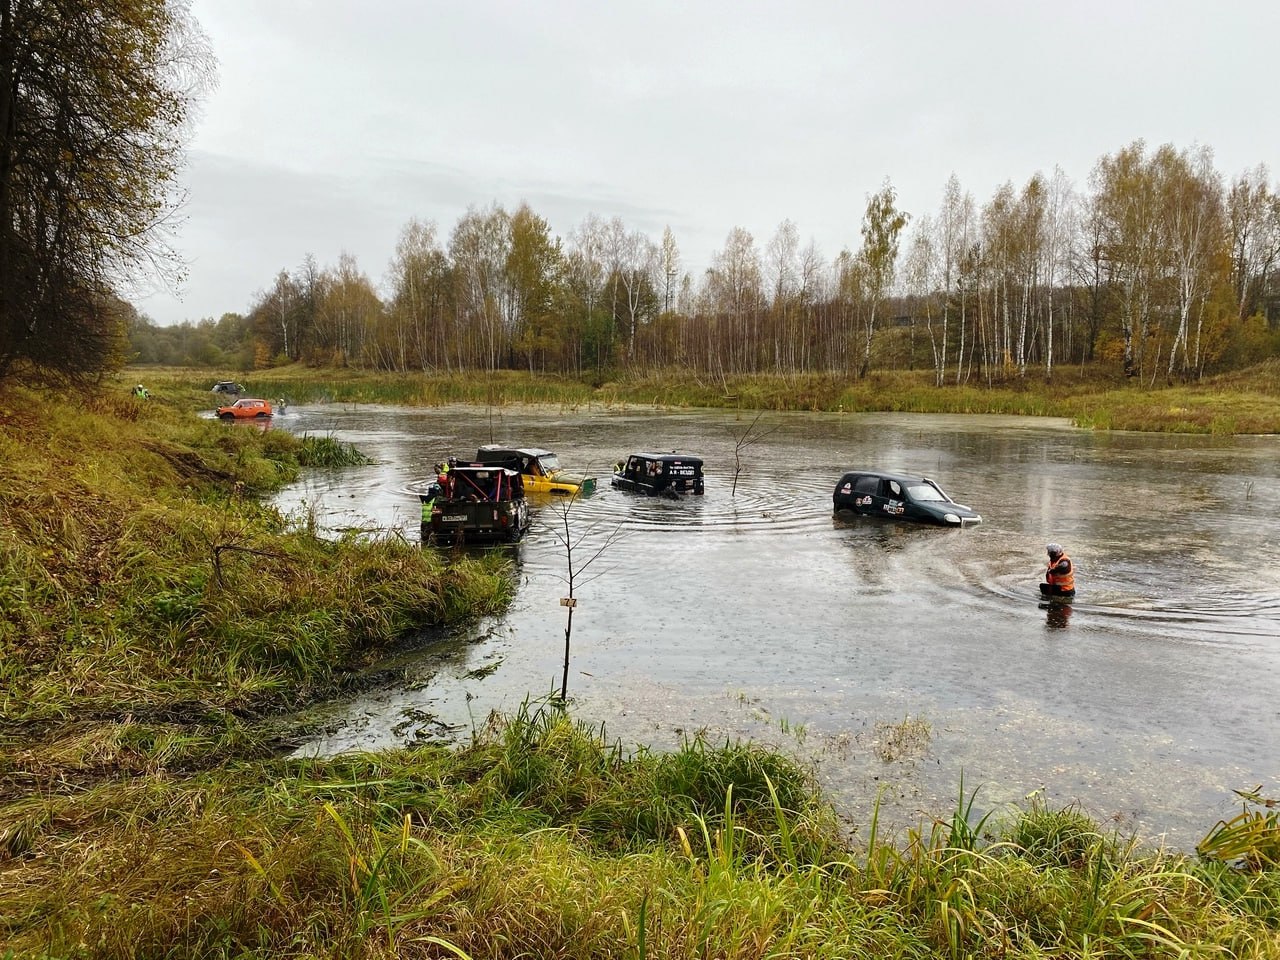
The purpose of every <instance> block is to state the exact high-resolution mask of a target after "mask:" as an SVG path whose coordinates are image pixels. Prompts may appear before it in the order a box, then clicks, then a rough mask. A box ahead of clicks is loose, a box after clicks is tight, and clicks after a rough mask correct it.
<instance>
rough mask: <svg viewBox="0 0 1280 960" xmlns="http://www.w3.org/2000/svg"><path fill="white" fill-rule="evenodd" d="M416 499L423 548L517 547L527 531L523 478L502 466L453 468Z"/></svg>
mask: <svg viewBox="0 0 1280 960" xmlns="http://www.w3.org/2000/svg"><path fill="white" fill-rule="evenodd" d="M418 498H419V499H420V500H421V501H422V542H423V543H436V544H440V545H444V546H447V545H452V544H460V543H516V542H518V541H519V540H520V539H521V538H522V537H524V535H525V531H527V530H528V529H529V521H530V517H529V504H528V501H527V500H526V499H525V491H524V478H523V477H522V476H521V475H520V473H519V471H516V470H509V469H507V468H506V467H495V466H490V465H488V464H477V463H471V464H466V463H463V464H458V465H456V466H453V467H450V468H449V470H448V471H447V472H446V473H442V474H440V477H439V480H438V482H437V483H434V484H432V485H431V489H430V490H428V492H427V493H424V494H419V495H418Z"/></svg>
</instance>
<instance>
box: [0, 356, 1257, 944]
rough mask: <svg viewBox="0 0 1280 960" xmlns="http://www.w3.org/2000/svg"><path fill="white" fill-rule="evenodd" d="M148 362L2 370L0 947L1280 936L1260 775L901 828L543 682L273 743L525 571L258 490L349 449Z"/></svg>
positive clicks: (740, 749)
mask: <svg viewBox="0 0 1280 960" xmlns="http://www.w3.org/2000/svg"><path fill="white" fill-rule="evenodd" d="M144 382H147V384H148V386H150V387H152V390H153V399H152V400H150V401H146V402H142V401H135V400H133V399H132V398H130V397H128V396H127V390H124V389H119V388H112V389H109V390H106V391H104V392H100V393H93V394H87V395H79V396H75V397H57V396H53V395H50V394H48V393H41V392H36V391H31V390H23V389H17V388H7V389H4V390H3V391H0V481H2V482H0V610H2V611H3V618H0V705H2V709H0V957H15V958H16V957H23V958H26V957H42V958H137V957H147V958H151V957H156V958H158V957H165V958H192V960H195V958H201V960H203V958H264V960H265V958H280V957H297V958H347V957H368V958H384V957H386V958H390V957H422V958H444V957H472V958H477V960H479V958H511V960H515V958H523V957H548V958H549V957H568V958H579V957H581V958H616V957H634V958H646V960H647V958H684V957H708V958H710V957H716V958H721V957H723V958H735V960H736V958H763V957H813V958H828V957H829V958H849V957H868V958H871V957H875V958H879V957H903V958H907V957H910V958H916V957H919V958H924V957H948V958H962V957H1001V958H1040V957H1064V958H1066V957H1070V958H1084V957H1089V958H1110V957H1117V958H1119V957H1170V958H1173V957H1199V956H1204V957H1209V956H1213V957H1259V958H1271V957H1280V824H1278V823H1277V813H1276V811H1274V810H1273V809H1272V808H1269V807H1267V806H1266V805H1265V802H1264V801H1263V800H1262V799H1261V798H1259V801H1258V802H1257V803H1254V804H1253V805H1251V806H1250V807H1249V808H1248V811H1247V814H1246V813H1242V817H1241V818H1240V819H1239V820H1238V821H1235V822H1233V823H1232V824H1230V825H1228V826H1227V827H1226V829H1225V830H1217V831H1216V832H1214V834H1213V837H1214V839H1213V841H1212V842H1211V843H1209V844H1208V845H1207V846H1206V847H1205V853H1206V855H1205V856H1203V857H1197V856H1188V855H1180V854H1173V853H1163V852H1160V851H1155V850H1151V849H1147V848H1144V847H1142V846H1140V845H1138V844H1135V843H1133V842H1130V841H1128V840H1126V839H1124V838H1121V837H1118V836H1116V835H1114V834H1111V833H1108V832H1106V831H1104V830H1102V829H1101V828H1100V827H1099V826H1098V825H1097V824H1095V823H1092V822H1091V821H1089V820H1088V819H1087V818H1086V817H1084V816H1082V815H1081V814H1080V813H1079V812H1078V811H1075V810H1072V809H1065V810H1062V809H1049V808H1046V807H1045V806H1043V805H1041V804H1038V803H1035V802H1032V803H1030V804H1029V805H1028V806H1027V807H1026V808H1025V809H1022V810H1011V811H1008V812H1007V813H1006V814H1004V815H1003V816H1001V817H989V818H986V819H985V820H980V821H978V820H976V819H975V817H974V816H973V804H972V801H971V798H969V797H966V796H965V795H964V794H963V792H962V791H958V792H959V794H960V796H959V799H958V801H957V804H956V807H955V809H954V810H951V811H940V812H939V813H938V816H937V819H936V820H935V821H933V822H930V823H925V824H923V825H922V826H921V827H920V828H919V829H918V830H915V831H911V832H908V833H905V834H901V835H894V836H888V835H884V834H882V833H881V832H880V831H878V829H877V825H876V823H875V821H874V819H872V821H871V822H868V823H860V824H852V825H851V824H846V823H842V822H840V821H839V820H838V819H837V817H836V816H835V815H834V813H833V812H832V810H831V809H830V808H829V807H828V806H827V805H826V804H825V803H824V802H823V800H822V798H821V797H820V796H819V794H818V792H817V790H816V788H815V786H814V783H813V781H812V779H811V778H810V776H809V775H808V773H807V771H805V770H804V769H802V768H801V767H799V766H797V765H796V764H795V763H794V762H792V761H790V760H789V759H787V758H786V757H784V756H781V755H779V754H777V753H774V752H770V751H767V750H764V749H761V748H758V747H755V746H753V745H750V744H739V743H708V742H705V741H703V740H699V739H693V740H690V741H689V742H687V743H686V744H684V746H683V747H682V748H681V749H678V750H674V751H670V752H666V753H657V752H649V751H645V750H623V749H621V748H620V747H619V745H617V744H614V743H612V742H610V741H609V739H608V738H607V737H606V736H605V734H604V732H603V730H601V729H599V728H596V727H594V726H590V725H585V724H583V723H580V722H575V721H574V719H573V718H572V717H571V716H568V715H566V714H565V713H564V712H563V711H562V710H560V709H558V708H555V707H553V706H541V707H540V706H537V705H532V706H530V707H528V708H526V709H524V710H522V711H520V712H519V713H518V714H517V715H516V716H514V717H510V718H507V719H505V720H500V719H495V720H493V721H491V722H490V723H488V724H486V725H485V726H484V727H483V728H482V729H480V730H478V731H477V733H476V736H475V737H474V739H473V741H472V742H470V743H468V744H466V745H464V746H462V747H460V748H458V749H452V750H451V749H446V748H442V747H438V746H424V747H421V748H417V749H413V750H403V751H394V752H389V753H385V754H379V755H376V756H355V757H344V758H338V759H331V760H296V759H288V758H286V757H285V756H283V755H282V753H281V751H280V750H279V746H280V744H279V743H278V741H277V740H276V739H275V734H274V733H273V725H272V715H273V713H274V711H276V710H278V709H281V708H286V707H292V706H296V705H299V704H304V703H306V702H308V701H309V700H310V699H312V698H314V697H317V696H322V695H324V694H326V693H328V692H330V691H332V690H333V689H335V685H336V684H339V683H341V682H342V679H343V676H344V675H345V672H346V671H347V670H348V669H352V668H357V667H363V666H367V665H370V664H376V663H377V662H378V661H379V660H380V659H381V658H382V657H383V656H385V655H386V653H387V652H388V651H389V650H391V649H394V648H395V647H396V645H397V644H399V643H400V642H402V641H403V639H404V638H405V637H406V636H407V635H412V634H413V633H414V632H415V631H418V630H421V629H425V628H431V627H434V626H441V625H447V624H450V623H454V622H458V621H460V620H465V619H467V618H469V617H473V616H476V615H478V614H480V613H484V612H490V611H496V610H498V609H500V608H501V606H502V605H503V604H504V603H505V602H506V601H507V600H508V598H509V596H510V591H511V581H510V579H509V574H510V572H509V571H508V570H507V569H506V568H505V567H504V566H503V565H502V564H501V563H497V562H487V563H477V562H474V561H467V560H461V559H454V558H451V557H447V556H445V557H442V556H439V555H437V554H435V553H433V552H424V551H422V550H420V549H419V548H418V547H417V546H416V544H412V543H405V542H404V541H402V540H400V539H398V538H395V537H382V538H379V537H360V538H355V537H351V538H346V539H342V540H337V541H332V540H326V539H322V538H319V537H317V536H315V534H314V531H313V530H311V529H309V526H308V524H307V521H306V518H295V519H294V520H289V519H286V518H282V517H280V516H278V515H277V514H276V513H275V512H274V511H272V510H269V509H267V508H265V507H263V506H262V505H261V503H260V501H259V500H258V495H259V494H261V493H265V492H268V491H270V490H273V489H275V488H277V487H278V485H279V484H281V483H283V482H286V481H288V480H289V479H290V478H292V477H293V476H295V475H296V473H297V471H298V470H300V469H304V468H306V467H307V466H308V465H309V464H324V463H334V462H337V463H341V462H344V461H348V460H350V459H351V458H352V457H353V456H354V454H353V453H352V452H351V451H350V450H343V449H341V448H338V449H335V445H334V444H332V443H331V442H328V441H324V440H322V439H321V440H310V439H307V438H297V437H293V436H291V435H288V434H286V433H285V432H284V431H267V432H262V431H258V430H255V429H253V428H252V427H248V428H241V427H234V426H230V425H225V424H220V423H217V422H214V421H209V420H204V419H200V418H198V417H196V416H195V415H194V413H195V411H197V410H199V409H201V408H207V406H208V405H209V397H208V394H207V385H204V384H203V382H199V383H197V382H192V381H189V382H186V383H181V382H179V380H178V379H177V378H176V375H175V380H174V381H173V382H172V383H166V382H164V381H159V380H156V379H155V378H148V379H145V380H144ZM252 382H253V381H252V380H250V383H252ZM282 392H284V393H286V395H288V391H282ZM268 395H270V394H268ZM348 399H350V398H348ZM354 402H365V401H363V400H361V401H354ZM368 402H393V401H390V400H380V401H375V400H369V401H368ZM481 402H483V400H482V401H481ZM538 402H557V401H554V400H549V399H547V398H543V399H541V400H539V401H538ZM559 402H564V401H559ZM590 402H598V401H595V400H593V401H590ZM627 402H630V401H627ZM1210 826H1211V825H1210V824H1206V830H1208V829H1209V828H1210Z"/></svg>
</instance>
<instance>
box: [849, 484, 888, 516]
mask: <svg viewBox="0 0 1280 960" xmlns="http://www.w3.org/2000/svg"><path fill="white" fill-rule="evenodd" d="M849 492H850V495H851V496H852V497H853V499H852V501H851V502H852V504H853V510H854V512H855V513H861V514H863V515H865V516H871V515H873V514H876V513H879V512H880V506H881V504H882V503H883V502H884V498H883V497H881V496H880V478H879V477H876V476H868V475H866V474H863V475H861V476H857V477H854V478H853V487H852V489H851V490H850V491H849Z"/></svg>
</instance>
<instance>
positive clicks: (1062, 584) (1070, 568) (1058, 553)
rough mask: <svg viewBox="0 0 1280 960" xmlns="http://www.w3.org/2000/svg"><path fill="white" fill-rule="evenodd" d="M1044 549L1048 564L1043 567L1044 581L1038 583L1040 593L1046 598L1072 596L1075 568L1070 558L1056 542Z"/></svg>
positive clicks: (1074, 589)
mask: <svg viewBox="0 0 1280 960" xmlns="http://www.w3.org/2000/svg"><path fill="white" fill-rule="evenodd" d="M1045 550H1046V552H1048V554H1049V564H1048V566H1047V567H1046V569H1045V574H1044V580H1045V582H1044V583H1042V584H1040V595H1041V596H1042V597H1046V598H1053V597H1061V598H1062V599H1064V600H1066V599H1070V598H1071V597H1074V596H1075V595H1076V569H1075V565H1074V564H1072V562H1071V558H1070V557H1068V556H1067V555H1066V553H1065V552H1063V549H1062V546H1061V545H1060V544H1057V543H1051V544H1049V545H1048V546H1047V547H1045Z"/></svg>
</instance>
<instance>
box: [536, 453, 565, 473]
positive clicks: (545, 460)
mask: <svg viewBox="0 0 1280 960" xmlns="http://www.w3.org/2000/svg"><path fill="white" fill-rule="evenodd" d="M538 462H539V463H540V464H542V472H543V473H555V472H556V471H557V470H559V469H560V458H559V457H557V456H556V455H555V454H554V453H544V454H543V455H542V456H540V457H539V458H538Z"/></svg>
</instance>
